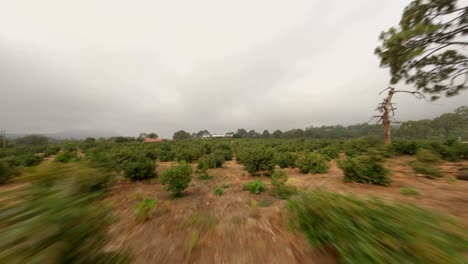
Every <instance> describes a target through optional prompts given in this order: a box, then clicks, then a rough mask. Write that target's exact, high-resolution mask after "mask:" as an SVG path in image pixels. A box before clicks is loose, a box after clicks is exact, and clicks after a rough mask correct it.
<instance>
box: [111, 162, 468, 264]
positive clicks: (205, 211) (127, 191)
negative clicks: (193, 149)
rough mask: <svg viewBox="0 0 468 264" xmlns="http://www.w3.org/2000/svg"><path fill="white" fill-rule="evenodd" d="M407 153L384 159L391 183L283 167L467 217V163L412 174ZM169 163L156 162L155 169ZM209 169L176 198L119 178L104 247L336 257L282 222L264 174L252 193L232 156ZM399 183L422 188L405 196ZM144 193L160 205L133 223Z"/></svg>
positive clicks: (309, 184)
mask: <svg viewBox="0 0 468 264" xmlns="http://www.w3.org/2000/svg"><path fill="white" fill-rule="evenodd" d="M411 159H412V158H411V157H397V158H392V159H389V160H388V161H387V163H386V166H387V167H388V168H389V169H390V170H391V178H392V180H393V182H392V184H391V186H389V187H382V186H375V185H366V184H357V183H345V182H343V173H342V171H341V170H340V169H339V168H338V167H337V165H336V162H335V161H331V162H330V166H331V168H330V170H329V172H328V173H327V174H302V173H300V171H299V170H297V169H286V171H287V172H288V175H289V181H288V183H289V184H290V185H295V186H298V187H300V188H303V189H313V188H324V189H326V190H330V191H336V192H341V193H353V194H355V195H358V196H368V195H373V196H376V197H380V198H382V199H384V200H387V201H390V202H392V201H405V202H411V203H415V204H417V205H420V206H422V207H425V208H429V209H432V210H435V211H438V212H441V213H445V214H448V215H451V216H453V217H455V218H458V220H459V221H460V222H461V223H463V219H467V218H468V181H460V180H456V176H457V175H459V174H461V173H463V172H462V169H463V168H466V167H468V162H466V161H464V162H460V163H449V162H445V163H441V164H440V168H441V170H442V171H443V177H442V178H439V179H426V178H424V177H422V176H421V175H416V174H414V172H413V171H412V169H411V167H409V165H408V161H410V160H411ZM174 164H175V163H174V162H160V163H158V168H157V172H158V174H160V173H161V172H162V171H164V170H166V169H167V168H169V167H171V166H173V165H174ZM195 166H196V164H193V167H194V168H195ZM208 173H209V175H211V176H213V179H212V180H200V179H198V178H197V176H195V175H194V177H193V180H192V182H191V184H190V186H189V188H187V190H186V191H185V196H184V197H182V198H179V199H171V198H170V196H169V194H168V193H167V192H166V191H165V190H164V188H163V186H162V185H161V184H160V183H159V182H158V180H157V179H155V180H149V181H144V182H136V183H131V182H126V181H121V182H120V183H118V184H117V185H116V186H114V188H113V190H112V194H111V196H110V197H109V198H108V200H109V202H111V203H112V204H113V206H114V207H115V208H116V211H117V213H118V215H119V221H118V222H117V223H116V224H115V225H114V226H113V227H112V228H111V235H112V237H113V239H112V243H111V245H110V247H111V248H125V249H127V250H128V251H129V253H130V254H131V255H132V256H133V260H134V262H135V263H203V264H205V263H336V261H335V258H334V257H333V256H332V255H331V254H322V253H320V252H318V251H314V250H313V249H311V247H310V246H309V244H308V243H307V241H306V240H305V238H304V237H303V236H302V234H300V233H297V232H292V231H291V230H290V229H289V228H288V226H287V218H288V217H287V211H286V209H285V205H286V202H285V201H283V200H280V199H277V198H275V197H272V196H270V195H269V194H268V189H269V188H270V184H269V179H268V178H266V177H262V178H261V179H262V180H264V181H265V183H266V186H267V191H266V192H264V193H262V194H260V195H255V194H250V193H249V192H248V191H243V190H242V185H243V184H244V183H246V182H248V181H250V180H252V179H253V178H254V177H252V176H250V175H249V174H248V173H247V172H246V171H245V170H244V167H243V165H241V164H237V163H236V162H235V161H229V162H226V163H225V164H224V167H223V168H219V169H210V170H209V171H208ZM224 182H225V183H227V184H228V185H229V188H225V189H224V194H223V195H222V196H220V197H217V196H215V195H214V193H213V190H214V187H215V186H221V184H222V183H224ZM401 187H410V188H413V189H416V190H418V191H420V192H421V194H420V195H417V196H408V195H403V194H401V193H400V188H401ZM142 197H149V198H157V199H158V203H157V206H156V209H155V213H154V216H153V218H152V219H151V220H149V221H147V222H145V223H138V222H137V221H136V220H135V217H134V214H133V208H134V206H135V205H136V203H137V202H138V201H139V200H140V199H141V198H142ZM467 227H468V226H467Z"/></svg>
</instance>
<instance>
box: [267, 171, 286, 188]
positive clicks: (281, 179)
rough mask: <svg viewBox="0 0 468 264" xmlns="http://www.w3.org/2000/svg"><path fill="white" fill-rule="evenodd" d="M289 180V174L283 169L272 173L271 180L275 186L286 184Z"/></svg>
mask: <svg viewBox="0 0 468 264" xmlns="http://www.w3.org/2000/svg"><path fill="white" fill-rule="evenodd" d="M287 181H288V174H287V173H286V172H285V171H283V170H278V171H275V172H273V173H272V174H271V177H270V182H271V185H273V186H275V187H281V186H284V185H286V182H287Z"/></svg>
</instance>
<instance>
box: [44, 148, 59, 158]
mask: <svg viewBox="0 0 468 264" xmlns="http://www.w3.org/2000/svg"><path fill="white" fill-rule="evenodd" d="M59 151H60V147H48V148H47V149H46V150H44V157H49V156H52V155H55V154H57V153H58V152H59Z"/></svg>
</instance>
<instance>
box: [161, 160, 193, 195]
mask: <svg viewBox="0 0 468 264" xmlns="http://www.w3.org/2000/svg"><path fill="white" fill-rule="evenodd" d="M191 175H192V167H190V164H187V163H186V162H184V161H183V162H181V163H180V164H179V165H177V166H174V167H172V168H169V169H167V170H166V171H164V172H163V173H162V174H161V177H160V179H161V183H162V184H164V185H166V190H167V191H170V192H171V195H172V197H180V196H182V194H183V191H184V190H185V189H186V188H187V187H188V185H189V183H190V181H191V180H192V176H191Z"/></svg>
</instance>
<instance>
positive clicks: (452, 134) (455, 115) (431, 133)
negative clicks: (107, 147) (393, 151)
mask: <svg viewBox="0 0 468 264" xmlns="http://www.w3.org/2000/svg"><path fill="white" fill-rule="evenodd" d="M392 130H393V131H392V133H393V137H394V138H407V139H419V138H423V139H432V138H444V139H447V138H458V137H461V138H468V107H467V106H461V107H459V108H457V109H456V110H455V111H454V112H452V113H445V114H442V115H440V116H438V117H436V118H434V119H424V120H419V121H407V122H404V123H403V124H401V125H400V126H395V127H393V128H392ZM205 133H207V134H209V131H208V130H201V131H199V132H198V133H193V134H192V135H191V134H190V133H188V132H186V131H184V130H180V131H177V132H176V133H174V135H173V139H174V140H187V139H191V138H200V137H201V136H202V135H203V134H205ZM382 135H383V128H382V125H380V124H368V123H362V124H357V125H351V126H342V125H334V126H321V127H313V126H310V127H307V128H306V129H291V130H287V131H281V130H275V131H274V132H271V133H270V131H268V130H264V131H263V132H262V133H260V132H257V131H255V130H250V131H247V130H246V129H243V128H240V129H238V130H237V131H236V132H235V133H234V138H357V137H363V136H379V137H381V136H382Z"/></svg>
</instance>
